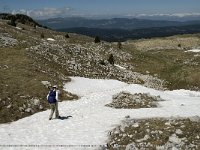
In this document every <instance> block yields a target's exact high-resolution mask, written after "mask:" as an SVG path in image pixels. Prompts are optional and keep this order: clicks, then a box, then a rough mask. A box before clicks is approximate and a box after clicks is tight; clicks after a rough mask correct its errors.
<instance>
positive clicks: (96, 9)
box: [0, 0, 200, 18]
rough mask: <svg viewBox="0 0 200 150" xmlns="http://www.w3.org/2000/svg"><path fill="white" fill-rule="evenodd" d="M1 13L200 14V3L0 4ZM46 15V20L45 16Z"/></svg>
mask: <svg viewBox="0 0 200 150" xmlns="http://www.w3.org/2000/svg"><path fill="white" fill-rule="evenodd" d="M0 11H1V12H13V13H25V14H28V15H31V16H32V17H44V18H45V17H47V18H48V17H57V16H61V17H64V16H92V15H135V14H176V13H178V14H188V13H200V0H0ZM48 14H49V16H48Z"/></svg>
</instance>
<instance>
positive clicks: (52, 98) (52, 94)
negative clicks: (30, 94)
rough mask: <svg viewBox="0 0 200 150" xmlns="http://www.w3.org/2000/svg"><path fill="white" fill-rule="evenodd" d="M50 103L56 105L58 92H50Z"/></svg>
mask: <svg viewBox="0 0 200 150" xmlns="http://www.w3.org/2000/svg"><path fill="white" fill-rule="evenodd" d="M48 102H49V103H50V104H52V103H56V91H53V90H51V91H49V95H48Z"/></svg>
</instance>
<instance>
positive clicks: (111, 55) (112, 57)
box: [108, 54, 115, 65]
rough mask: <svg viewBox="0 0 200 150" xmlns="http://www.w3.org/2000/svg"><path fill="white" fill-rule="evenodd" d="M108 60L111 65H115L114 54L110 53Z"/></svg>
mask: <svg viewBox="0 0 200 150" xmlns="http://www.w3.org/2000/svg"><path fill="white" fill-rule="evenodd" d="M108 62H109V63H110V64H111V65H114V63H115V60H114V56H113V54H110V55H109V57H108Z"/></svg>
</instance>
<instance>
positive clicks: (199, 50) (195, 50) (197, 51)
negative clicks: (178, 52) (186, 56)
mask: <svg viewBox="0 0 200 150" xmlns="http://www.w3.org/2000/svg"><path fill="white" fill-rule="evenodd" d="M185 52H194V53H199V52H200V49H191V50H187V51H185Z"/></svg>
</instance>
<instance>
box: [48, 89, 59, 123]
mask: <svg viewBox="0 0 200 150" xmlns="http://www.w3.org/2000/svg"><path fill="white" fill-rule="evenodd" d="M47 100H48V103H49V105H50V108H51V113H50V116H49V120H51V119H52V117H53V113H54V112H55V118H57V119H60V116H59V112H58V90H57V86H56V85H54V86H53V87H51V89H50V91H49V93H48V95H47Z"/></svg>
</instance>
